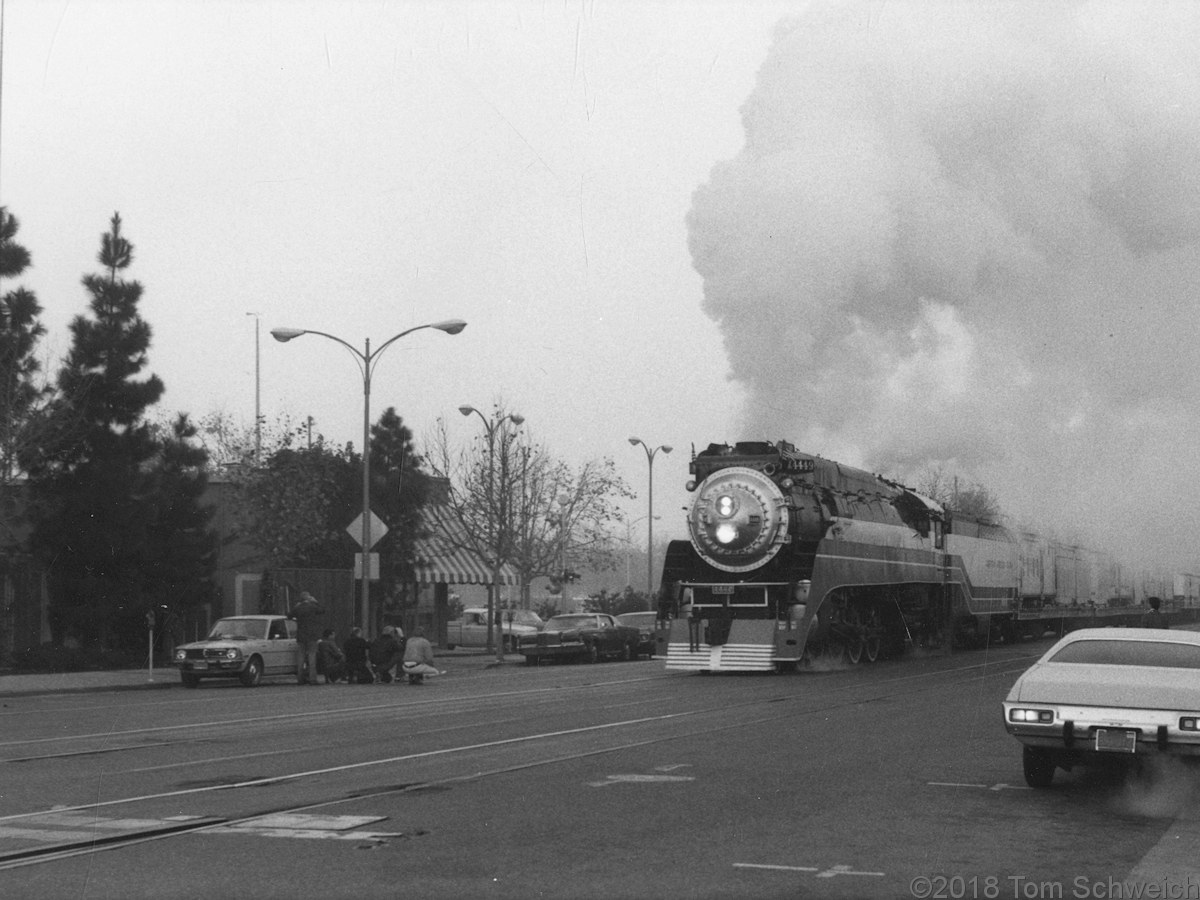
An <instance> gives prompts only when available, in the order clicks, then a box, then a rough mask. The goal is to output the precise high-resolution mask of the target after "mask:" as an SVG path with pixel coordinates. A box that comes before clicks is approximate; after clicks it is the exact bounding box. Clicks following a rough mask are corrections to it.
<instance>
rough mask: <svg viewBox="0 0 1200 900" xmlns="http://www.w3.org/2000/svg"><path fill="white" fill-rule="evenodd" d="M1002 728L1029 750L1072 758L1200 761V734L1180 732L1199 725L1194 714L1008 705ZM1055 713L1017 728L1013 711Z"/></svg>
mask: <svg viewBox="0 0 1200 900" xmlns="http://www.w3.org/2000/svg"><path fill="white" fill-rule="evenodd" d="M1003 706H1004V727H1005V729H1006V730H1007V731H1008V733H1009V734H1011V735H1012V736H1013V737H1014V738H1016V739H1017V740H1018V741H1020V742H1021V743H1022V744H1025V745H1026V746H1029V747H1041V748H1045V749H1053V750H1062V751H1064V752H1066V753H1069V754H1071V755H1073V756H1076V757H1080V758H1084V757H1104V756H1110V755H1116V756H1121V755H1125V756H1129V755H1136V754H1139V753H1140V754H1156V753H1165V754H1169V755H1173V756H1200V730H1197V729H1196V728H1195V727H1194V726H1193V727H1190V728H1185V727H1181V722H1184V721H1187V720H1191V721H1192V722H1194V721H1195V718H1196V717H1197V713H1196V712H1195V711H1193V710H1150V709H1110V708H1103V707H1085V706H1063V705H1060V704H1037V703H1029V702H1026V701H1021V702H1012V701H1005V702H1004V704H1003ZM1027 709H1043V710H1051V711H1052V712H1053V714H1054V715H1053V719H1052V720H1051V721H1048V722H1015V721H1013V710H1027Z"/></svg>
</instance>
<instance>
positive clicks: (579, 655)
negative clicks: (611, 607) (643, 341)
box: [519, 613, 641, 666]
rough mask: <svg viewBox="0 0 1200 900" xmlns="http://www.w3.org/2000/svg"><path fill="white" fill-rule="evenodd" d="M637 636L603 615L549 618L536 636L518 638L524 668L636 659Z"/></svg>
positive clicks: (634, 631) (638, 637) (570, 614)
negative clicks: (559, 661)
mask: <svg viewBox="0 0 1200 900" xmlns="http://www.w3.org/2000/svg"><path fill="white" fill-rule="evenodd" d="M640 641H641V635H640V634H639V633H638V630H637V629H636V628H631V627H630V626H628V625H622V624H620V623H619V622H617V620H616V619H615V618H613V617H612V616H610V615H608V614H607V613H569V614H567V615H561V616H551V617H550V619H548V620H547V622H546V624H545V625H544V626H543V628H542V630H541V631H539V632H538V633H537V634H526V635H521V638H520V646H519V650H520V652H521V653H522V654H523V655H524V656H525V664H526V665H530V666H532V665H537V664H538V663H539V662H541V661H542V660H547V659H584V660H587V661H588V662H599V661H600V660H602V659H607V658H610V657H611V658H616V659H636V658H637V654H638V644H639V642H640Z"/></svg>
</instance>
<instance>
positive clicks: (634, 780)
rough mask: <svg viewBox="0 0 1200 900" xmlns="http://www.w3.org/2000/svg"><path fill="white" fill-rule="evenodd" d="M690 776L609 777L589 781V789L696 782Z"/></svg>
mask: <svg viewBox="0 0 1200 900" xmlns="http://www.w3.org/2000/svg"><path fill="white" fill-rule="evenodd" d="M695 780H696V779H695V778H693V777H692V776H690V775H609V776H607V778H606V780H605V781H589V782H588V787H608V786H609V785H610V784H625V783H631V784H647V783H653V782H663V781H695Z"/></svg>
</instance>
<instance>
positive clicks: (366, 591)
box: [271, 319, 467, 632]
mask: <svg viewBox="0 0 1200 900" xmlns="http://www.w3.org/2000/svg"><path fill="white" fill-rule="evenodd" d="M466 327H467V323H466V322H464V321H463V320H462V319H447V320H446V321H444V322H430V323H429V324H427V325H417V326H416V327H414V328H409V329H407V330H405V331H402V332H400V333H399V334H397V335H393V336H392V337H390V338H388V339H387V340H386V341H384V342H383V344H382V345H380V346H379V347H378V348H377V349H376V350H374V351H372V350H371V339H370V338H367V339H366V344H365V349H363V350H362V351H359V350H357V349H355V348H354V347H352V346H351V345H350V344H348V343H347V342H346V341H344V340H342V339H341V338H340V337H337V336H336V335H333V334H326V333H325V332H324V331H314V330H313V329H311V328H272V329H271V337H273V338H275V340H277V341H279V342H280V343H287V342H288V341H290V340H293V339H294V338H298V337H300V336H301V335H305V334H318V335H320V336H321V337H325V338H329V339H330V340H331V341H337V342H338V343H339V344H341V345H342V346H343V347H345V348H346V349H347V350H349V351H350V353H351V354H353V356H354V361H355V362H356V363H357V364H358V368H359V371H360V372H362V377H363V442H362V458H363V476H362V608H361V609H360V610H359V617H358V621H359V622H361V623H362V624H363V625H364V626H366V627H367V629H368V632H369V631H370V625H369V624H368V620H369V617H370V615H371V544H372V543H373V541H372V540H371V375H372V374H373V373H374V371H375V365H376V363H377V362H378V361H379V355H380V354H381V353H383V351H384V350H386V349H387V348H388V347H390V346H391V345H392V344H394V343H395V342H396V341H398V340H400V338H402V337H404V336H405V335H407V334H412V333H413V332H414V331H420V330H421V329H423V328H436V329H437V330H438V331H444V332H446V334H458V333H459V332H460V331H462V330H463V329H464V328H466Z"/></svg>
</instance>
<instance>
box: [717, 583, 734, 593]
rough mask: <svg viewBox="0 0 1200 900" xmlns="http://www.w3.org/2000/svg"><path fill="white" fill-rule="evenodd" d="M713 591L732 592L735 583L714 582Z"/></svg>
mask: <svg viewBox="0 0 1200 900" xmlns="http://www.w3.org/2000/svg"><path fill="white" fill-rule="evenodd" d="M712 592H713V593H714V594H732V593H733V585H732V584H714V585H713V586H712Z"/></svg>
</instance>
